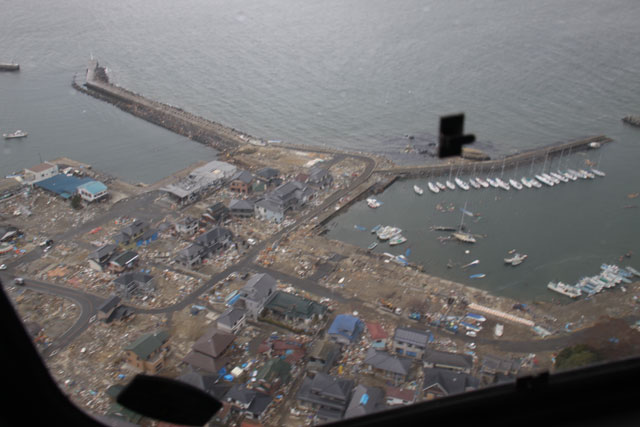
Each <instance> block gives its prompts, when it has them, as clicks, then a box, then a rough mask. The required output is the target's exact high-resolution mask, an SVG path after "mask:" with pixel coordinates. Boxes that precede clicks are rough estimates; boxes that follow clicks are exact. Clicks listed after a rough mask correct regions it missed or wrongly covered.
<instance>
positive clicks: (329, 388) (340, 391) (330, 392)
mask: <svg viewBox="0 0 640 427" xmlns="http://www.w3.org/2000/svg"><path fill="white" fill-rule="evenodd" d="M352 388H353V381H351V380H345V379H342V378H335V377H332V376H330V375H327V374H323V373H317V374H316V376H315V377H314V378H313V382H312V383H311V390H312V391H313V392H315V393H319V394H323V395H325V396H328V397H332V398H336V399H347V398H348V397H349V395H350V394H351V389H352Z"/></svg>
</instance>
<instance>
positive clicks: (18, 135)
mask: <svg viewBox="0 0 640 427" xmlns="http://www.w3.org/2000/svg"><path fill="white" fill-rule="evenodd" d="M27 135H28V134H27V133H26V132H25V131H22V130H20V129H18V130H17V131H15V132H12V133H3V134H2V136H3V137H4V139H14V138H24V137H25V136H27Z"/></svg>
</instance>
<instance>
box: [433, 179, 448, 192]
mask: <svg viewBox="0 0 640 427" xmlns="http://www.w3.org/2000/svg"><path fill="white" fill-rule="evenodd" d="M436 186H437V187H438V189H440V191H444V190H446V189H447V187H446V186H445V185H444V184H443V183H441V182H440V181H436Z"/></svg>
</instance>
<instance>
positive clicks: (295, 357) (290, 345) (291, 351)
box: [258, 337, 306, 364]
mask: <svg viewBox="0 0 640 427" xmlns="http://www.w3.org/2000/svg"><path fill="white" fill-rule="evenodd" d="M258 353H260V354H266V356H267V357H269V358H271V357H280V358H281V359H283V360H284V361H285V362H288V363H292V364H293V363H296V362H298V361H300V360H301V359H303V358H304V356H305V354H306V350H305V348H304V344H303V343H301V342H299V341H298V340H297V339H296V338H291V337H288V338H283V339H280V338H278V339H273V338H271V337H270V338H267V339H266V340H264V341H263V342H262V343H261V344H260V345H259V346H258Z"/></svg>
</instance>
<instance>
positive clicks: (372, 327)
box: [365, 322, 389, 340]
mask: <svg viewBox="0 0 640 427" xmlns="http://www.w3.org/2000/svg"><path fill="white" fill-rule="evenodd" d="M365 323H366V324H367V329H368V330H369V335H371V339H372V340H383V339H385V338H388V337H389V335H387V333H386V332H385V331H384V329H382V326H381V325H380V323H377V322H365Z"/></svg>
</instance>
